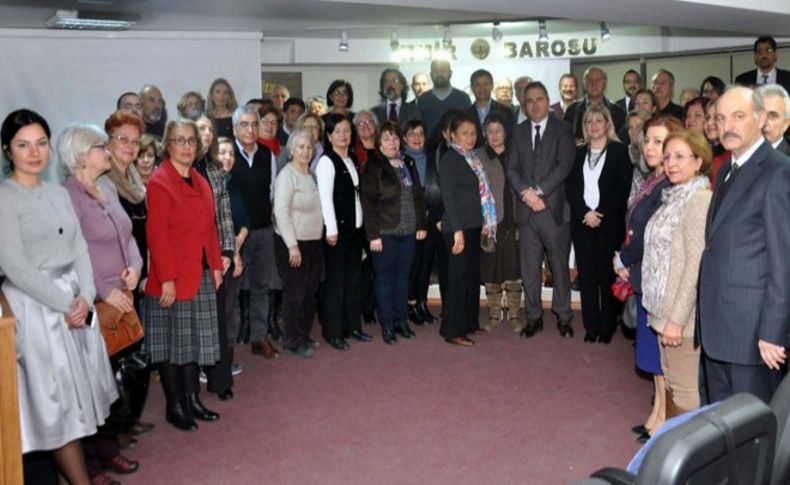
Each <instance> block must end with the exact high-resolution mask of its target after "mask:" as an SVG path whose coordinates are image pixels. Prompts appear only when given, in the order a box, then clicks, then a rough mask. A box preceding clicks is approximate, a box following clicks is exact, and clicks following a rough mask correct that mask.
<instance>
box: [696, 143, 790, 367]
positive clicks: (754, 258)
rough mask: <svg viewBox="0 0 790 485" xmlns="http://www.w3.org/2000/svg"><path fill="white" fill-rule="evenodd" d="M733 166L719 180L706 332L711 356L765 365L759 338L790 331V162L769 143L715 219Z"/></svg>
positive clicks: (704, 310) (702, 286)
mask: <svg viewBox="0 0 790 485" xmlns="http://www.w3.org/2000/svg"><path fill="white" fill-rule="evenodd" d="M729 172H730V163H726V164H725V165H723V166H722V168H721V170H719V172H718V174H717V175H716V185H715V188H716V189H715V191H714V192H713V199H712V201H711V204H710V209H709V210H708V217H707V226H706V229H705V250H704V252H703V253H702V262H701V269H700V278H699V319H700V321H699V329H700V338H701V342H702V346H703V349H704V350H705V352H706V354H707V355H708V356H710V358H712V359H715V360H719V361H722V362H728V363H733V364H740V365H757V364H761V363H762V359H761V358H760V352H759V350H758V348H757V341H758V339H762V340H765V341H768V342H771V343H773V344H777V345H787V343H788V342H787V340H786V339H787V336H788V330H790V258H788V255H790V224H788V223H787V215H788V214H790V190H788V187H790V158H788V157H786V156H785V155H783V154H781V153H780V152H779V151H777V150H774V149H773V148H771V145H770V144H769V143H767V142H763V144H762V145H761V146H760V148H758V149H757V151H756V152H755V153H754V155H752V157H751V158H750V159H749V160H748V161H747V162H746V164H744V165H743V166H742V167H741V169H740V171H739V173H738V175H737V178H736V179H734V180H733V181H732V186H731V187H729V189H728V192H727V196H726V197H725V198H724V199H723V200H722V201H721V205H720V207H719V209H718V212H717V213H716V215H715V217H713V212H714V207H715V206H716V203H717V199H718V198H720V197H721V191H722V186H723V184H724V179H725V178H726V176H727V174H728V173H729Z"/></svg>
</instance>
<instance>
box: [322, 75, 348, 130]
mask: <svg viewBox="0 0 790 485" xmlns="http://www.w3.org/2000/svg"><path fill="white" fill-rule="evenodd" d="M353 104H354V90H353V89H352V88H351V83H350V82H348V81H346V80H345V79H335V80H334V81H332V84H330V85H329V88H328V89H327V90H326V105H327V106H328V107H329V111H328V112H327V113H326V114H324V115H323V116H322V118H323V119H324V123H325V124H326V122H327V120H328V118H329V115H331V114H333V113H337V114H341V115H343V116H345V117H346V118H348V120H349V121H351V120H352V119H353V118H354V112H353V111H351V105H353Z"/></svg>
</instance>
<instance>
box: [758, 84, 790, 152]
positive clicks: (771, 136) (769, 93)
mask: <svg viewBox="0 0 790 485" xmlns="http://www.w3.org/2000/svg"><path fill="white" fill-rule="evenodd" d="M757 96H758V97H760V98H761V99H762V102H763V106H765V126H763V136H765V139H766V140H767V141H768V143H770V144H771V146H772V147H774V148H775V149H776V150H779V151H780V152H782V153H784V154H785V155H788V156H790V143H788V142H787V139H785V133H787V130H788V127H790V96H788V94H787V90H785V88H783V87H782V86H780V85H778V84H767V85H765V86H761V87H760V88H759V89H758V90H757Z"/></svg>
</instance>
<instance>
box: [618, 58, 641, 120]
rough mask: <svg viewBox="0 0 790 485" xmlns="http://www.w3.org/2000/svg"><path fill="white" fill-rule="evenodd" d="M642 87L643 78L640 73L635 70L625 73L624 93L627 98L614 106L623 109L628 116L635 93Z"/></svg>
mask: <svg viewBox="0 0 790 485" xmlns="http://www.w3.org/2000/svg"><path fill="white" fill-rule="evenodd" d="M641 87H642V76H640V75H639V73H638V72H636V71H634V70H633V69H629V70H627V71H625V74H624V75H623V91H624V92H625V96H623V97H622V98H620V99H618V100H617V101H615V102H614V104H616V105H617V106H619V107H621V108H623V111H625V112H626V114H628V113H630V112H631V98H633V97H634V93H635V92H637V91H638V90H639V88H641Z"/></svg>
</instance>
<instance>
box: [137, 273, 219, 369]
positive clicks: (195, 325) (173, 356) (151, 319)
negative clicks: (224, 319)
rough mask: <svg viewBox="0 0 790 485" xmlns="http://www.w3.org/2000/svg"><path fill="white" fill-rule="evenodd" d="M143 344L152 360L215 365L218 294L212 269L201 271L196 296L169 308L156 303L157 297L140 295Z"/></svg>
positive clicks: (175, 303) (217, 341)
mask: <svg viewBox="0 0 790 485" xmlns="http://www.w3.org/2000/svg"><path fill="white" fill-rule="evenodd" d="M142 320H143V326H144V327H145V340H144V343H143V348H144V349H145V350H147V351H148V352H150V353H151V362H152V363H159V362H169V363H171V364H175V365H184V364H191V363H197V364H198V365H214V364H215V363H216V362H217V361H218V360H219V327H218V325H219V324H218V320H217V295H216V293H215V292H214V281H213V278H212V276H211V271H208V270H206V271H203V279H202V280H201V281H200V289H198V292H197V295H195V298H193V299H192V300H188V301H179V300H176V301H175V302H174V303H173V305H172V306H171V307H170V308H162V307H161V306H160V305H159V297H156V296H150V295H145V296H144V297H143V314H142Z"/></svg>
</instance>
